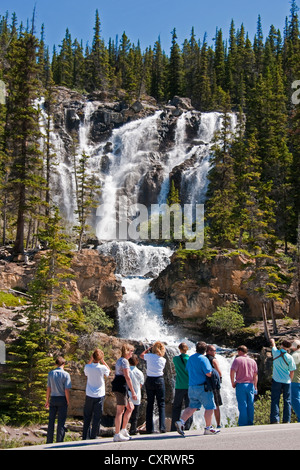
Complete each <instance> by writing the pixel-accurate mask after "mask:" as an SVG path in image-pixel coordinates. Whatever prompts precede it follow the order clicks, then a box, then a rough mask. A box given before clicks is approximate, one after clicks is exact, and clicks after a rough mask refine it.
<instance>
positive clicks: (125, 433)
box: [120, 429, 132, 439]
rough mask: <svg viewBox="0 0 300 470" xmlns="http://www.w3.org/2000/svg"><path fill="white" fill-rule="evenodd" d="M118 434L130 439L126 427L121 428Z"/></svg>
mask: <svg viewBox="0 0 300 470" xmlns="http://www.w3.org/2000/svg"><path fill="white" fill-rule="evenodd" d="M120 434H122V436H125V437H128V439H132V437H131V436H130V434H129V432H128V431H127V429H121V431H120Z"/></svg>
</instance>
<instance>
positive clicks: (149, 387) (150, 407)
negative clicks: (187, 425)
mask: <svg viewBox="0 0 300 470" xmlns="http://www.w3.org/2000/svg"><path fill="white" fill-rule="evenodd" d="M145 386H146V392H147V409H146V431H147V432H148V433H152V432H153V431H154V423H153V411H154V400H155V398H156V400H157V406H158V413H159V430H160V431H165V430H166V425H165V416H166V415H165V381H164V378H163V377H147V380H146V383H145Z"/></svg>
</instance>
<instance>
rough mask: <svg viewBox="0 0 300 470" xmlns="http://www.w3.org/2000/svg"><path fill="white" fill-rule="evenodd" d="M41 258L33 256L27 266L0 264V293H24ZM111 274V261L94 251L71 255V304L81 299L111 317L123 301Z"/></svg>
mask: <svg viewBox="0 0 300 470" xmlns="http://www.w3.org/2000/svg"><path fill="white" fill-rule="evenodd" d="M42 255H43V252H42V251H41V252H38V253H36V254H35V256H34V257H33V259H32V260H31V261H28V263H14V262H10V261H4V260H1V264H0V290H2V291H8V290H10V289H14V290H17V291H18V290H22V291H26V290H27V289H28V285H29V283H30V282H31V281H32V280H33V278H34V273H35V270H36V268H37V264H38V260H39V258H40V257H41V256H42ZM115 271H116V262H115V261H114V259H113V258H112V257H109V256H105V255H103V254H100V253H99V252H98V251H97V250H88V249H84V250H82V252H74V254H73V258H72V263H71V269H70V273H71V274H72V275H73V279H72V280H70V281H69V287H70V290H71V294H72V297H71V300H72V302H73V303H80V302H81V300H82V298H83V297H87V298H89V299H90V300H93V301H95V302H96V303H97V304H98V305H99V306H100V307H101V308H103V310H105V312H107V313H111V314H115V313H116V309H117V307H118V303H119V302H120V301H121V300H122V297H123V288H122V283H121V280H120V279H119V278H118V277H116V275H115ZM0 315H1V311H0Z"/></svg>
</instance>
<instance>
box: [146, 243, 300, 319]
mask: <svg viewBox="0 0 300 470" xmlns="http://www.w3.org/2000/svg"><path fill="white" fill-rule="evenodd" d="M253 263H254V262H253V260H251V259H249V258H248V257H247V256H246V255H243V254H232V255H228V254H226V255H224V254H223V255H222V254H216V255H215V256H213V257H212V258H211V259H203V257H202V256H200V255H199V254H197V252H195V253H194V254H193V253H190V254H189V255H188V256H187V257H183V256H180V255H176V254H175V255H173V257H172V259H171V263H170V265H169V266H167V268H166V269H165V270H164V271H163V272H161V273H160V275H159V276H158V277H157V278H156V279H154V280H153V281H151V284H150V286H151V288H152V290H153V291H154V292H155V294H156V295H157V296H158V297H159V298H160V299H162V300H163V302H164V314H165V316H166V317H168V318H171V319H173V320H174V321H176V319H181V320H193V321H194V322H195V323H194V324H199V325H201V323H202V322H203V321H204V320H205V319H206V317H207V316H208V315H210V314H212V313H213V312H215V310H216V308H217V307H218V306H222V305H224V304H225V303H226V302H228V301H235V302H239V303H240V304H241V306H242V311H243V314H244V316H245V317H246V318H247V319H248V320H250V321H252V322H253V321H257V320H260V319H261V299H260V297H259V294H258V292H257V291H256V289H257V288H258V287H259V284H255V281H253V280H252V276H253V273H254V264H253ZM274 307H275V315H276V317H277V318H282V317H283V316H286V315H287V316H289V317H291V318H298V317H299V304H298V301H297V298H296V294H295V291H294V290H293V286H292V287H291V289H290V291H289V292H287V296H286V298H285V300H284V302H282V303H280V302H275V305H274Z"/></svg>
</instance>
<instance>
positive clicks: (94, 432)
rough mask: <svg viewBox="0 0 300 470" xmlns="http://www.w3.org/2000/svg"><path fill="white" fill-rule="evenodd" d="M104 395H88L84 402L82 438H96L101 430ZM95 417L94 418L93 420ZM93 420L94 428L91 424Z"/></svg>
mask: <svg viewBox="0 0 300 470" xmlns="http://www.w3.org/2000/svg"><path fill="white" fill-rule="evenodd" d="M103 403H104V397H99V398H93V397H89V396H86V397H85V404H84V412H83V415H84V421H83V432H82V439H83V440H84V441H85V440H86V439H96V437H97V436H98V434H99V430H100V421H101V416H102V409H103ZM92 419H93V420H92ZM91 421H92V429H91V428H90V424H91Z"/></svg>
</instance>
